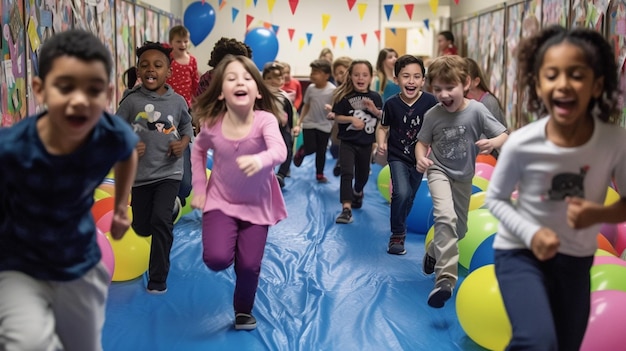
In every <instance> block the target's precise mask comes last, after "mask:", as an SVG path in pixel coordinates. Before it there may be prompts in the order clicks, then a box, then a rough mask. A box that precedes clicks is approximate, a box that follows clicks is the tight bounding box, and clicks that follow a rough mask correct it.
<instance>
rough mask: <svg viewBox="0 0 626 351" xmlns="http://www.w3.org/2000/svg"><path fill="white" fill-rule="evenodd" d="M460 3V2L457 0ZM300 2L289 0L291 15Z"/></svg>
mask: <svg viewBox="0 0 626 351" xmlns="http://www.w3.org/2000/svg"><path fill="white" fill-rule="evenodd" d="M457 1H458V0H457ZM299 2H300V0H289V7H290V8H291V14H292V15H295V14H296V8H297V7H298V3H299Z"/></svg>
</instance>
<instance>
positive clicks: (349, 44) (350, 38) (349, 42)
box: [346, 35, 352, 48]
mask: <svg viewBox="0 0 626 351" xmlns="http://www.w3.org/2000/svg"><path fill="white" fill-rule="evenodd" d="M346 40H347V41H348V47H350V48H351V47H352V36H351V35H348V36H347V37H346Z"/></svg>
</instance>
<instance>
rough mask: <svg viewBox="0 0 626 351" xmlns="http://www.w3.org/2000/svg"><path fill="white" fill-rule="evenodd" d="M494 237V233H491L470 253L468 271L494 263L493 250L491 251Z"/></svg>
mask: <svg viewBox="0 0 626 351" xmlns="http://www.w3.org/2000/svg"><path fill="white" fill-rule="evenodd" d="M495 238H496V235H495V234H492V235H490V236H488V237H487V239H485V240H483V242H482V243H480V245H478V247H477V248H476V250H475V251H474V254H473V255H472V259H471V261H470V265H469V272H470V273H471V272H473V271H475V270H476V269H478V268H480V267H482V266H486V265H488V264H493V263H494V260H495V258H494V251H493V240H494V239H495Z"/></svg>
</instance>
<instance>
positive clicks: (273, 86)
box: [263, 70, 285, 91]
mask: <svg viewBox="0 0 626 351" xmlns="http://www.w3.org/2000/svg"><path fill="white" fill-rule="evenodd" d="M263 81H264V82H265V85H267V87H268V88H270V90H271V91H277V90H278V89H280V88H282V86H283V84H284V83H285V78H284V77H283V75H282V74H281V73H280V71H278V70H276V71H274V72H271V73H270V74H268V75H267V76H265V78H263Z"/></svg>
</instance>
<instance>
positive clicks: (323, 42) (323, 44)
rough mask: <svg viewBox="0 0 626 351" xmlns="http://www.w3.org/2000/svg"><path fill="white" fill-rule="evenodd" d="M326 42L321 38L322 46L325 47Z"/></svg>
mask: <svg viewBox="0 0 626 351" xmlns="http://www.w3.org/2000/svg"><path fill="white" fill-rule="evenodd" d="M327 44H328V43H327V42H326V39H322V47H323V48H325V47H326V46H328V45H327Z"/></svg>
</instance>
